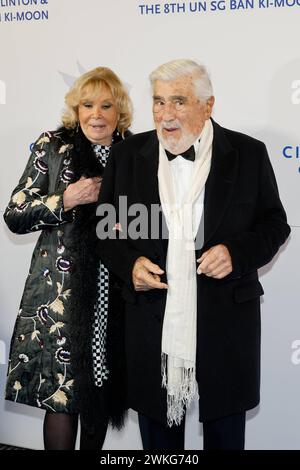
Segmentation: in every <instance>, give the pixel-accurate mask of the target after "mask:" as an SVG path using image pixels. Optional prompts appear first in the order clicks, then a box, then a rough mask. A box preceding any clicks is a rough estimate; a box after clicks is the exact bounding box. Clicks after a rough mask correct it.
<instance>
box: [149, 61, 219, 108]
mask: <svg viewBox="0 0 300 470" xmlns="http://www.w3.org/2000/svg"><path fill="white" fill-rule="evenodd" d="M189 74H191V75H193V77H194V80H193V82H194V86H195V93H196V95H197V97H198V98H199V99H200V100H201V101H206V100H207V99H208V98H210V97H211V96H213V88H212V84H211V81H210V78H209V75H208V72H207V70H206V68H205V66H204V65H201V64H198V63H197V62H194V61H193V60H188V59H178V60H171V61H170V62H167V63H165V64H162V65H160V66H159V67H157V68H156V69H155V70H154V71H153V72H152V73H151V74H150V76H149V78H150V82H151V85H152V88H153V87H154V84H155V82H156V81H157V80H163V81H169V80H170V81H171V80H176V79H177V78H180V77H184V76H186V75H189Z"/></svg>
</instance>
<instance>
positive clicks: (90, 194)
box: [63, 177, 102, 212]
mask: <svg viewBox="0 0 300 470" xmlns="http://www.w3.org/2000/svg"><path fill="white" fill-rule="evenodd" d="M101 181H102V178H100V177H94V178H84V177H81V178H80V180H79V181H76V183H72V184H69V186H68V187H67V189H66V190H65V192H64V195H63V200H64V209H65V211H66V212H67V211H69V210H71V209H73V207H76V206H79V205H82V204H90V203H91V202H97V201H98V197H99V191H100V187H101Z"/></svg>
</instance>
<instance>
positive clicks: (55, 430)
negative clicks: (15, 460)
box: [4, 67, 132, 449]
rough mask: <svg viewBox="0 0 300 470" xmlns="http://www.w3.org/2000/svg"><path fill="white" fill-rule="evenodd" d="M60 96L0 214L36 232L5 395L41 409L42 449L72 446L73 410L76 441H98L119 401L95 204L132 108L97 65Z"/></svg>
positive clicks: (115, 318) (117, 351)
mask: <svg viewBox="0 0 300 470" xmlns="http://www.w3.org/2000/svg"><path fill="white" fill-rule="evenodd" d="M65 102H66V110H65V112H64V114H63V117H62V124H63V126H62V127H60V128H59V129H58V130H57V131H54V132H45V133H43V134H42V135H41V136H40V137H39V138H38V139H37V141H36V143H35V144H34V146H33V150H32V154H31V156H30V159H29V161H28V164H27V166H26V168H25V171H24V173H23V175H22V177H21V179H20V181H19V184H18V185H17V187H16V188H15V189H14V191H13V193H12V196H11V200H10V202H9V204H8V207H7V209H6V211H5V214H4V218H5V221H6V223H7V225H8V227H9V228H10V230H11V231H13V232H15V233H19V234H24V233H29V232H36V231H38V230H39V231H41V234H40V237H39V239H38V242H37V244H36V247H35V249H34V253H33V257H32V261H31V266H30V271H29V275H28V277H27V280H26V284H25V289H24V293H23V297H22V301H21V305H20V310H19V314H18V317H17V321H16V325H15V329H14V334H13V338H12V342H11V351H10V360H9V369H8V380H7V388H6V399H7V400H11V401H14V402H17V403H23V404H27V405H31V406H35V407H38V408H41V409H44V410H46V414H45V419H44V443H45V449H74V447H75V441H76V435H77V426H78V415H80V420H81V442H80V447H81V449H101V447H102V444H103V441H104V439H105V435H106V430H107V425H108V422H109V421H111V422H112V424H114V425H117V426H120V425H121V424H122V418H123V413H124V409H125V406H124V402H125V398H124V396H125V394H124V389H123V388H122V383H123V382H122V377H123V375H124V367H123V364H121V363H120V361H121V358H122V356H123V354H122V351H121V348H122V335H121V334H120V336H118V328H120V327H121V322H122V308H123V303H122V301H121V299H120V285H119V281H118V279H117V278H115V277H113V276H112V275H111V276H110V275H109V273H108V271H107V270H106V268H105V267H104V266H103V264H102V263H101V261H99V259H97V258H96V256H95V250H94V247H95V243H96V231H95V210H96V204H95V203H96V202H97V200H98V195H99V190H100V187H101V179H102V174H103V171H104V167H105V164H106V161H107V158H108V157H109V151H110V148H111V145H114V144H115V143H116V142H118V141H120V140H122V139H124V138H125V137H126V136H127V135H129V134H130V133H129V131H128V128H129V126H130V124H131V118H132V107H131V101H130V98H129V96H128V94H127V91H126V89H125V87H124V85H123V84H122V83H121V81H120V80H119V78H118V77H117V76H116V75H115V74H114V72H112V71H111V70H110V69H108V68H105V67H97V68H95V69H93V70H91V71H90V72H87V73H85V74H84V75H82V76H81V77H80V78H79V79H77V80H76V82H75V83H74V85H73V86H72V88H71V89H70V91H69V92H68V93H67V95H66V99H65ZM108 330H109V331H108ZM107 333H108V334H107Z"/></svg>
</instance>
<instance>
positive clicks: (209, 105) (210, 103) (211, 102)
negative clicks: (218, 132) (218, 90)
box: [205, 96, 215, 119]
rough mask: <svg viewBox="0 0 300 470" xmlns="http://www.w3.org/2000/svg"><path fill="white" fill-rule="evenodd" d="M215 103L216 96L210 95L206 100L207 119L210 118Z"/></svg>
mask: <svg viewBox="0 0 300 470" xmlns="http://www.w3.org/2000/svg"><path fill="white" fill-rule="evenodd" d="M214 104H215V97H214V96H210V97H209V98H208V100H207V101H206V116H205V117H206V119H209V118H210V116H211V113H212V109H213V106H214Z"/></svg>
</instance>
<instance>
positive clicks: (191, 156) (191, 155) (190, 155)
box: [165, 145, 195, 162]
mask: <svg viewBox="0 0 300 470" xmlns="http://www.w3.org/2000/svg"><path fill="white" fill-rule="evenodd" d="M165 152H166V154H167V157H168V160H169V161H170V162H171V161H172V160H174V158H176V157H178V155H181V156H182V157H183V158H185V159H186V160H189V161H190V162H194V161H195V149H194V146H193V145H192V146H191V147H190V148H189V149H187V150H186V151H185V152H183V153H179V154H178V155H173V153H171V152H169V151H168V150H166V151H165Z"/></svg>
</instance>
